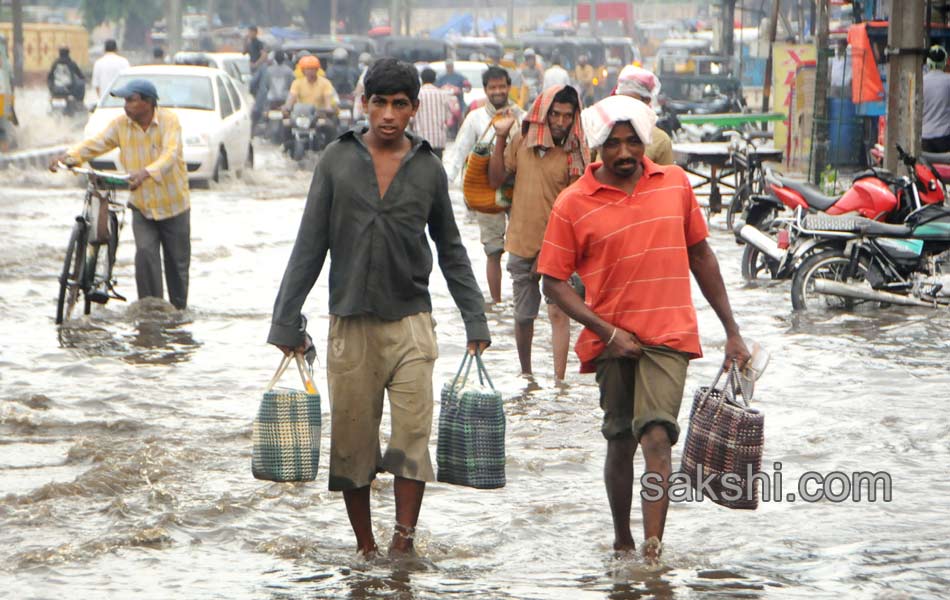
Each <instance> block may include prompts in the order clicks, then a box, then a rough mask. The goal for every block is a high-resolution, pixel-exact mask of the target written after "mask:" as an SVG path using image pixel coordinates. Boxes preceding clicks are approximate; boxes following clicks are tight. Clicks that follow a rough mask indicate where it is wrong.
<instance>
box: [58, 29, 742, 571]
mask: <svg viewBox="0 0 950 600" xmlns="http://www.w3.org/2000/svg"><path fill="white" fill-rule="evenodd" d="M249 51H250V52H252V54H251V60H252V63H253V64H255V65H256V67H255V69H256V73H260V77H261V78H262V81H266V82H268V83H267V84H266V85H267V86H268V87H269V86H276V85H278V84H279V85H280V86H281V87H282V88H283V87H286V88H287V92H288V98H287V100H286V104H285V105H284V108H285V110H286V109H289V108H290V107H292V106H293V104H294V103H295V102H315V103H324V104H326V103H330V102H331V101H332V100H331V96H332V91H333V85H332V84H331V83H330V82H329V81H327V80H326V79H325V78H324V76H323V75H321V74H320V70H321V69H320V64H319V62H317V61H316V58H315V57H304V58H302V59H301V60H299V61H298V63H297V66H298V67H299V68H300V69H301V70H302V75H303V77H302V78H293V79H291V75H292V73H291V72H290V67H289V65H285V64H284V62H285V61H284V60H283V57H282V56H281V55H280V54H275V56H274V61H273V64H268V61H267V60H266V59H264V58H263V57H264V49H263V48H260V47H258V46H257V45H256V44H253V43H252V44H250V45H249ZM255 52H259V53H260V54H259V55H258V56H257V58H255V55H254V53H255ZM119 58H120V57H118V56H116V57H115V58H110V59H109V62H108V63H106V64H104V65H103V69H105V68H108V67H109V66H110V65H112V64H113V63H114V67H112V68H116V67H118V59H119ZM310 58H313V60H309V59H310ZM530 58H532V57H531V56H530V55H528V59H530ZM580 66H583V65H580ZM532 70H536V72H533V73H532ZM582 74H583V73H582ZM328 75H329V73H328ZM352 75H353V74H352V73H350V74H347V76H348V77H350V78H351V79H352ZM519 76H520V78H521V80H522V82H523V81H525V80H531V79H532V78H533V79H534V80H536V81H538V82H539V85H540V86H542V89H540V90H539V92H538V93H537V95H536V97H535V98H534V99H533V101H532V102H531V103H530V104H529V106H528V109H527V110H522V109H521V107H520V106H519V104H518V103H517V102H516V101H515V100H514V99H513V96H512V93H511V92H512V86H513V78H512V73H511V72H510V71H509V70H507V69H505V68H502V67H500V66H496V65H493V66H490V67H489V68H488V69H487V70H486V71H485V72H484V74H483V80H482V82H483V84H484V88H485V91H486V96H487V99H486V102H485V104H484V105H483V106H480V107H478V108H476V109H474V110H472V111H470V112H469V114H468V115H467V117H466V118H465V121H464V122H463V123H462V124H461V127H460V129H459V134H458V137H457V139H456V141H455V145H454V146H453V147H451V148H450V149H449V151H448V152H445V153H444V154H443V150H444V148H445V147H446V142H447V140H446V136H445V129H446V127H445V125H446V120H447V118H448V114H449V112H450V111H451V110H452V107H453V104H454V102H455V101H456V99H455V98H454V97H452V95H451V94H446V93H444V91H443V90H440V89H439V87H437V83H438V82H437V79H436V77H435V72H434V71H432V70H431V69H424V70H423V71H422V73H421V77H420V73H419V71H418V70H417V68H416V67H415V66H414V65H412V64H408V63H405V62H401V61H398V60H396V59H392V58H382V59H378V60H376V61H375V62H373V63H372V64H371V65H369V66H368V68H367V69H366V71H365V72H364V73H362V75H361V76H360V78H359V81H357V82H355V83H354V84H353V90H354V91H358V92H359V93H360V96H361V98H362V99H363V101H362V107H363V110H364V111H365V114H366V124H365V125H362V126H357V127H354V128H353V129H351V130H349V131H347V132H346V133H344V134H343V135H342V136H340V137H339V138H338V139H336V140H335V141H334V142H332V143H331V144H330V145H329V146H327V147H326V149H325V150H324V151H323V154H322V156H321V158H320V160H319V163H318V164H317V166H316V168H315V171H314V174H313V180H312V183H311V185H310V188H309V193H308V195H307V200H306V206H305V208H304V211H303V217H302V221H301V224H300V229H299V233H298V235H297V238H296V241H295V243H294V247H293V251H292V253H291V256H290V259H289V263H288V265H287V268H286V271H285V273H284V276H283V279H282V281H281V284H280V288H279V291H278V293H277V298H276V301H275V305H274V311H273V317H272V322H271V327H270V333H269V335H268V342H269V343H271V344H274V345H276V346H277V347H278V348H279V349H280V350H281V351H283V352H284V353H287V354H289V353H294V352H300V353H306V352H307V351H308V350H310V346H311V344H312V342H311V338H310V336H309V335H308V334H307V332H306V321H305V319H304V318H303V317H302V315H301V309H302V307H303V304H304V302H305V300H306V298H307V296H308V294H309V293H310V291H311V289H312V288H313V286H314V285H315V283H316V281H317V279H318V277H319V275H320V273H321V272H322V270H323V266H324V263H325V261H326V259H327V257H328V256H329V258H330V277H329V282H330V283H329V286H330V290H329V292H330V295H329V298H330V300H329V314H330V316H331V319H330V330H329V334H328V348H327V379H328V384H329V395H330V398H331V399H332V401H331V419H332V425H331V449H330V467H329V470H330V475H329V487H330V489H331V490H336V491H341V492H342V493H343V497H344V501H345V503H346V508H347V514H348V516H349V519H350V523H351V525H352V528H353V531H354V534H355V536H356V540H357V546H358V549H359V552H360V553H361V554H363V555H365V556H373V555H375V554H376V553H377V552H378V548H377V545H376V541H375V537H374V534H373V528H372V521H371V507H370V484H371V482H372V481H373V479H374V478H375V477H376V474H377V473H378V472H382V471H386V472H389V473H392V474H393V475H394V476H395V484H394V492H395V499H396V515H395V518H396V523H395V527H394V535H393V538H392V540H391V541H390V545H389V551H390V553H391V554H395V555H402V554H407V553H412V552H413V538H414V534H415V527H416V525H417V521H418V518H419V513H420V510H421V505H422V498H423V495H424V491H425V486H426V483H427V482H430V481H433V480H434V472H433V468H432V464H431V460H430V456H429V439H430V432H431V424H432V414H433V389H432V372H433V365H434V361H435V359H436V358H437V356H438V343H437V340H436V333H435V322H434V320H433V318H432V316H431V311H432V303H431V299H430V295H429V290H428V281H429V275H430V271H431V268H432V264H433V260H432V256H431V250H430V246H429V240H428V239H427V236H426V233H425V232H426V231H428V237H430V238H431V239H432V241H433V242H434V244H435V248H436V251H437V253H438V264H439V267H440V269H441V271H442V273H443V275H444V277H445V279H446V281H447V283H448V288H449V291H450V293H451V295H452V297H453V299H454V301H455V303H456V305H457V307H458V309H459V311H460V313H461V316H462V320H463V322H464V324H465V330H466V336H467V349H468V351H469V352H471V353H480V352H482V351H484V350H485V349H486V348H488V347H489V346H490V344H491V341H492V334H493V333H494V335H495V336H498V335H504V334H505V333H506V332H498V331H495V332H490V331H489V327H488V320H487V318H486V315H485V311H486V302H485V297H484V296H483V294H482V291H481V289H480V287H479V285H478V283H477V281H476V277H475V275H474V273H473V271H472V267H471V261H470V260H469V257H468V254H467V251H466V248H465V245H464V244H463V242H462V237H461V233H460V231H459V228H458V226H457V224H456V220H455V212H454V208H453V205H452V201H451V199H450V196H449V185H450V183H452V182H454V181H455V180H457V179H458V178H459V176H460V174H461V173H462V172H463V171H464V170H465V169H467V168H469V165H467V162H468V161H467V157H468V156H469V154H470V153H471V152H472V150H473V148H474V147H475V146H476V145H477V144H488V145H489V146H490V149H489V153H490V158H489V160H488V164H487V167H486V168H487V173H486V175H487V180H488V184H489V186H490V187H491V188H494V189H496V190H498V193H499V196H498V197H499V201H500V202H505V200H503V199H504V198H507V199H508V200H507V202H509V203H510V208H508V209H507V210H503V211H498V212H494V213H493V214H483V213H479V215H478V225H479V231H480V239H481V243H482V246H483V249H484V252H485V255H486V257H487V260H486V265H487V266H486V273H485V276H486V280H487V284H488V290H489V294H490V299H491V303H492V304H497V303H499V302H501V301H502V300H503V297H502V285H501V281H502V268H501V266H502V255H503V254H504V253H506V252H507V253H508V261H507V271H508V273H509V276H510V277H511V280H512V291H513V296H514V297H513V313H514V332H513V335H514V338H515V342H516V346H517V351H518V356H519V361H520V370H521V373H522V374H523V376H524V377H526V378H532V374H533V372H534V371H533V364H532V352H531V349H532V344H533V340H534V322H535V320H536V319H537V317H538V314H539V309H540V304H541V300H542V298H543V299H544V300H545V304H546V306H547V313H548V318H549V319H550V322H551V326H552V327H551V328H552V337H553V340H552V348H553V370H554V374H555V378H556V379H557V381H558V382H559V383H562V382H563V381H564V380H565V378H566V371H567V363H568V352H569V346H570V334H571V329H570V321H571V319H573V320H575V321H577V322H579V323H580V324H582V325H583V326H584V329H583V331H582V333H581V334H580V336H579V338H578V340H577V343H576V346H575V349H576V352H577V356H578V358H579V359H580V363H581V371H582V372H585V373H595V374H596V381H597V384H598V386H599V390H600V405H601V407H602V409H603V426H602V433H603V435H604V438H605V439H606V440H607V458H606V466H605V484H606V487H607V492H608V498H609V501H610V509H611V514H612V517H613V522H614V548H615V550H616V551H617V552H618V553H621V554H624V553H629V552H633V551H634V549H635V544H634V540H633V536H632V533H631V531H630V511H631V503H632V485H633V466H632V465H633V457H634V453H635V452H636V449H637V448H638V447H639V448H642V451H643V455H644V457H645V460H646V464H647V469H649V470H653V471H656V472H657V473H660V474H664V475H666V476H669V474H670V464H671V446H672V445H673V444H675V443H676V441H677V439H678V437H679V433H680V432H679V426H678V425H677V418H678V415H679V409H680V402H681V400H682V396H683V389H684V385H685V378H686V371H687V365H688V362H689V360H691V359H694V358H697V357H699V356H701V355H702V350H701V347H700V341H699V332H698V328H697V319H696V313H695V309H694V305H693V300H692V298H691V292H690V275H692V276H693V277H694V278H695V279H696V281H697V283H698V284H699V287H700V289H701V291H702V293H703V295H704V296H705V298H706V299H707V300H708V302H709V303H710V305H711V306H712V307H713V309H714V311H715V312H716V314H717V316H718V317H719V319H720V321H721V322H722V325H723V327H724V329H725V332H726V337H727V341H726V347H725V354H726V358H725V360H726V361H727V362H730V361H737V362H738V363H739V364H740V365H742V364H744V363H745V362H746V361H747V360H748V358H749V352H748V350H747V349H746V347H745V344H744V342H743V340H742V336H741V335H740V333H739V328H738V326H737V325H736V322H735V320H734V318H733V315H732V312H731V309H730V305H729V300H728V297H727V294H726V289H725V286H724V284H723V281H722V277H721V275H720V272H719V267H718V263H717V261H716V258H715V256H714V255H713V253H712V251H711V250H710V248H709V245H708V244H707V243H706V241H705V239H706V237H707V234H708V231H707V229H706V223H705V219H704V216H703V213H702V211H701V210H700V208H699V206H698V204H697V202H696V199H695V197H694V195H693V192H692V188H691V186H690V183H689V181H688V180H687V178H686V175H685V173H684V172H683V171H682V169H680V168H679V167H676V166H672V165H670V164H669V162H670V161H669V159H670V152H669V139H668V138H664V136H662V135H659V134H658V133H657V132H658V130H657V129H656V127H655V122H656V114H655V112H654V111H653V110H652V108H651V107H650V106H649V101H650V98H651V97H652V95H653V93H654V91H655V88H656V85H657V81H656V78H655V76H653V74H652V73H650V72H649V71H646V70H644V69H641V68H638V67H632V66H631V67H627V68H626V69H624V71H623V72H622V73H621V75H620V78H619V81H618V86H617V90H616V94H615V95H613V96H610V97H608V98H606V99H604V100H601V101H600V102H598V103H596V104H594V105H593V106H591V107H587V108H585V104H584V102H585V99H589V98H590V90H589V88H587V87H585V86H586V84H585V83H583V82H582V83H580V84H578V83H577V82H576V81H574V80H573V79H572V78H571V76H570V74H568V73H567V71H566V70H564V69H563V68H561V67H560V66H559V63H558V61H557V60H551V61H550V67H549V68H548V69H547V71H546V72H544V73H541V72H540V70H537V69H536V66H533V65H525V66H524V67H523V68H522V69H520V70H519ZM103 77H105V75H100V76H99V77H98V78H97V77H94V81H93V84H94V85H97V86H98V85H102V84H101V82H102V78H103ZM585 78H586V75H585ZM278 82H279V83H278ZM288 82H289V83H288ZM547 84H550V85H547ZM575 85H577V87H575ZM111 93H112V95H114V96H117V97H121V98H124V99H125V115H124V116H121V117H118V118H116V119H115V120H114V121H113V122H112V123H110V124H109V126H108V127H107V128H106V130H105V131H103V132H102V133H100V134H99V135H97V136H95V137H94V138H92V139H90V140H86V141H84V142H82V143H80V144H78V145H76V146H74V147H73V148H70V149H69V150H68V151H67V152H66V153H65V154H63V155H62V156H59V157H57V158H56V159H55V160H54V161H53V163H52V164H51V168H54V169H55V168H56V166H57V165H58V164H59V163H65V164H67V165H74V164H79V163H81V162H83V161H86V160H89V159H91V158H92V157H94V156H96V155H98V154H101V153H104V152H106V151H108V150H110V149H112V148H116V147H117V148H119V150H120V153H121V160H122V163H123V164H124V165H126V167H127V169H128V170H129V171H130V173H131V179H130V182H129V183H130V188H131V190H132V191H131V198H130V202H129V204H130V206H131V207H132V212H133V232H134V236H135V243H136V258H135V271H136V284H137V288H138V295H139V297H140V298H142V297H148V296H157V297H162V296H163V288H162V273H163V269H162V263H163V262H164V279H165V283H166V284H167V286H168V289H169V298H170V300H171V302H172V304H174V305H175V306H176V307H177V308H180V309H184V308H186V306H187V304H188V302H187V299H188V271H189V262H190V201H189V192H188V184H187V172H186V169H185V166H184V162H183V159H182V152H181V148H182V141H181V138H182V132H181V127H180V125H179V123H178V119H177V117H176V116H175V114H174V112H173V111H171V110H168V109H163V108H161V104H160V101H161V99H160V98H159V97H158V93H157V91H156V89H155V87H154V85H152V84H151V83H150V82H148V81H145V80H141V79H135V80H132V81H129V82H127V83H126V84H125V85H124V86H122V87H121V88H120V89H116V90H112V91H111ZM268 99H270V97H269V96H268ZM596 153H599V157H600V160H599V161H594V160H592V154H593V155H596ZM370 165H371V166H372V169H373V172H374V175H375V176H374V177H367V168H368V166H370ZM501 310H504V308H503V307H502V308H501ZM386 394H388V398H389V403H390V409H391V416H392V435H391V437H390V440H389V445H388V447H387V448H386V449H385V452H384V451H382V449H381V448H380V440H379V426H380V417H381V415H382V403H383V399H384V395H386ZM667 508H668V500H667V499H661V500H658V501H655V502H647V501H644V503H643V526H644V539H645V543H644V546H643V548H642V551H643V553H644V557H645V558H646V559H647V560H648V561H651V562H656V561H659V559H660V555H661V552H662V538H663V530H664V525H665V520H666V513H667Z"/></svg>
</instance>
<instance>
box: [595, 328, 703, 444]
mask: <svg viewBox="0 0 950 600" xmlns="http://www.w3.org/2000/svg"><path fill="white" fill-rule="evenodd" d="M596 364H597V385H598V386H599V387H600V407H601V408H602V409H604V423H603V426H602V427H601V432H602V433H603V434H604V437H605V438H606V439H608V440H620V439H630V438H631V437H632V438H634V439H636V440H637V441H639V440H640V436H642V435H643V432H644V431H646V428H647V427H648V426H649V425H652V424H653V423H659V424H661V425H663V426H664V427H666V431H667V434H669V436H670V443H671V444H675V443H676V440H677V439H679V434H680V427H679V424H677V422H676V419H677V416H678V415H679V412H680V403H681V402H682V400H683V388H684V387H685V385H686V368H687V366H688V365H689V358H688V357H687V355H686V354H684V353H682V352H678V351H676V350H673V349H671V348H667V347H665V346H646V347H644V348H643V356H641V357H640V358H639V359H632V358H597V359H596Z"/></svg>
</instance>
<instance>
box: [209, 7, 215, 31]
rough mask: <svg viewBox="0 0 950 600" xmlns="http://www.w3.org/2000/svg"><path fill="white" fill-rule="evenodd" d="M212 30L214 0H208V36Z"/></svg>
mask: <svg viewBox="0 0 950 600" xmlns="http://www.w3.org/2000/svg"><path fill="white" fill-rule="evenodd" d="M213 30H214V0H208V34H209V35H210V34H211V32H212V31H213Z"/></svg>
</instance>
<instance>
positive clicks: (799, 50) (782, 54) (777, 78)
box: [772, 43, 817, 156]
mask: <svg viewBox="0 0 950 600" xmlns="http://www.w3.org/2000/svg"><path fill="white" fill-rule="evenodd" d="M816 57H817V53H816V51H815V46H813V45H810V44H786V43H776V44H774V45H773V46H772V111H773V112H780V113H783V114H786V115H788V116H789V118H791V115H792V113H793V110H792V109H793V106H792V88H793V87H794V85H795V71H796V70H797V69H798V67H799V66H800V65H803V64H805V63H807V62H813V61H814V60H815V59H816ZM788 125H789V122H788V121H787V120H786V121H784V122H782V123H776V124H775V147H776V148H781V149H783V150H785V149H787V145H788ZM786 156H787V154H786Z"/></svg>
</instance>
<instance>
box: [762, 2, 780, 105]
mask: <svg viewBox="0 0 950 600" xmlns="http://www.w3.org/2000/svg"><path fill="white" fill-rule="evenodd" d="M780 5H781V1H780V0H772V13H771V14H770V15H769V58H768V60H767V61H766V63H765V82H764V83H763V84H762V112H769V101H770V99H771V95H772V63H773V61H774V56H773V54H772V47H773V46H774V45H775V36H776V34H777V33H778V11H779V9H780Z"/></svg>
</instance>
